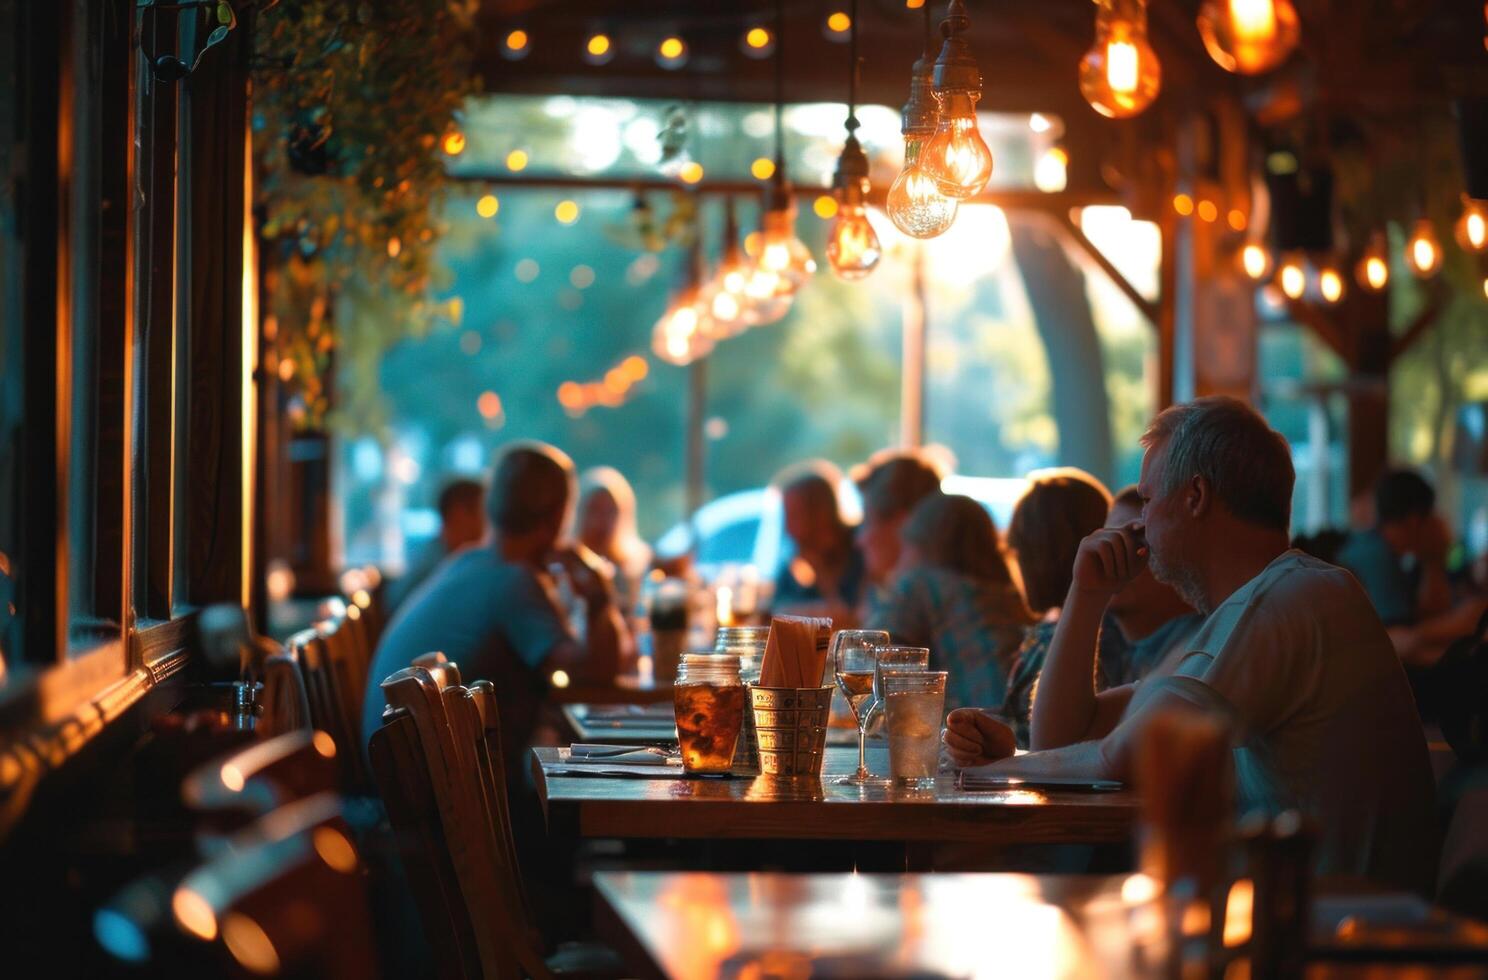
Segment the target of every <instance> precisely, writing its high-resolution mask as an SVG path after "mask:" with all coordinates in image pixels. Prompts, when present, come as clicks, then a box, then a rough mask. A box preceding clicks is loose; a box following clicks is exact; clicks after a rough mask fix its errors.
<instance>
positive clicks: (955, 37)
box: [931, 0, 982, 96]
mask: <svg viewBox="0 0 1488 980" xmlns="http://www.w3.org/2000/svg"><path fill="white" fill-rule="evenodd" d="M970 27H971V18H970V17H968V16H967V15H966V3H965V0H951V2H950V5H949V6H948V7H946V15H945V20H943V21H941V22H940V33H941V34H942V35H944V36H945V42H944V43H943V44H941V46H940V55H939V56H938V57H937V58H936V59H935V71H934V73H933V75H932V76H931V77H932V79H933V81H934V84H935V90H936V91H937V92H940V93H947V92H970V93H974V94H975V95H978V96H980V95H981V92H982V72H981V69H980V68H978V67H977V62H976V58H974V57H972V54H971V45H970V44H968V43H967V42H966V39H965V38H964V37H962V35H963V34H965V33H966V31H967V30H968V29H969V28H970Z"/></svg>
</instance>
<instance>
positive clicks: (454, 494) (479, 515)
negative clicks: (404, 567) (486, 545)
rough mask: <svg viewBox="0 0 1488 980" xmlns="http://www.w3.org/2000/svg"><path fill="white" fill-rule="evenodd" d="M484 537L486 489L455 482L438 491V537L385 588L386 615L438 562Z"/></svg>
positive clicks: (406, 597) (459, 480) (471, 481)
mask: <svg viewBox="0 0 1488 980" xmlns="http://www.w3.org/2000/svg"><path fill="white" fill-rule="evenodd" d="M485 536H486V488H485V487H483V486H482V485H481V484H480V483H478V482H477V481H475V480H467V479H458V480H451V481H450V482H449V483H447V484H445V486H444V489H442V490H440V491H439V534H438V536H436V537H435V538H434V540H432V541H430V542H429V543H428V544H427V545H426V546H425V548H424V550H423V552H422V553H421V554H420V555H419V556H418V557H417V558H416V559H414V561H413V563H412V564H411V565H410V566H409V568H408V571H406V572H404V573H403V574H402V575H400V576H398V577H397V578H396V579H393V580H392V581H390V582H389V583H388V585H387V611H388V612H390V613H391V612H396V611H397V609H398V607H399V606H401V605H403V603H404V601H405V600H407V599H408V597H409V596H411V595H413V594H414V593H415V592H416V591H418V588H419V586H421V585H423V584H424V582H425V581H427V580H428V578H429V576H430V575H432V574H433V573H434V569H436V568H438V567H439V564H440V562H442V561H444V560H445V559H446V558H448V557H449V556H450V555H452V554H454V553H455V552H457V551H459V550H460V549H461V548H464V547H465V546H467V545H472V544H476V543H478V542H480V541H481V540H482V539H483V538H485Z"/></svg>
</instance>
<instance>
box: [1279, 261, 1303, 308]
mask: <svg viewBox="0 0 1488 980" xmlns="http://www.w3.org/2000/svg"><path fill="white" fill-rule="evenodd" d="M1276 284H1277V285H1278V286H1280V287H1281V291H1282V294H1283V295H1285V296H1286V298H1287V299H1301V298H1302V295H1303V294H1304V293H1306V292H1307V260H1306V259H1305V258H1303V257H1302V256H1301V255H1300V254H1298V253H1296V252H1292V253H1290V254H1288V255H1286V256H1284V257H1283V258H1282V260H1281V266H1280V267H1279V268H1278V269H1277V270H1276Z"/></svg>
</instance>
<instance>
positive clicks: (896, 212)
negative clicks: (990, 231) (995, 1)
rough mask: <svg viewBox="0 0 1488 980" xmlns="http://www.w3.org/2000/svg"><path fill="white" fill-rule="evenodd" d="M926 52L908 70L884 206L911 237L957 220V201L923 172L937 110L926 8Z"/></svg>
mask: <svg viewBox="0 0 1488 980" xmlns="http://www.w3.org/2000/svg"><path fill="white" fill-rule="evenodd" d="M924 17H925V48H926V50H925V53H924V54H922V55H921V56H920V57H919V59H918V60H916V61H915V63H914V67H913V68H912V69H911V71H910V80H909V101H908V102H906V103H904V109H903V112H902V113H901V114H900V117H899V118H900V126H899V131H900V132H901V133H902V134H904V169H902V170H900V171H899V176H897V177H895V178H894V183H893V184H892V185H891V186H890V187H889V195H888V199H887V200H886V201H885V202H884V210H886V211H887V212H888V214H889V220H890V221H892V222H893V223H894V227H895V228H898V229H899V230H900V231H902V232H904V233H905V234H906V235H909V236H910V237H911V238H920V239H924V238H934V237H935V236H936V235H939V234H941V233H942V232H944V231H945V230H946V229H947V228H949V227H950V226H951V223H952V222H954V221H955V220H956V208H957V202H956V199H955V198H953V197H946V196H945V195H944V194H942V193H941V192H940V185H939V184H938V183H936V181H935V178H934V177H932V176H930V174H928V173H926V172H925V166H924V148H925V142H926V141H927V140H928V139H929V138H930V137H931V136H934V135H935V128H936V123H937V122H938V121H939V118H940V110H939V109H937V108H936V105H935V95H934V93H933V91H932V87H933V84H934V83H933V81H932V71H933V67H932V62H931V58H930V50H929V48H930V11H929V9H928V8H926V9H925V14H924Z"/></svg>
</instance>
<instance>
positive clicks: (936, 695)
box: [882, 670, 946, 788]
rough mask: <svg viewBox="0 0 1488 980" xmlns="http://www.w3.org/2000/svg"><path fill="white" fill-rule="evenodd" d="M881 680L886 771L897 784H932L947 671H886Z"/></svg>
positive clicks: (937, 753)
mask: <svg viewBox="0 0 1488 980" xmlns="http://www.w3.org/2000/svg"><path fill="white" fill-rule="evenodd" d="M882 683H883V711H884V730H885V732H886V734H887V735H888V737H889V775H890V776H892V777H893V780H894V782H895V784H897V785H899V786H909V787H915V788H925V787H929V786H933V785H934V784H935V769H936V765H937V763H938V761H939V758H940V725H941V721H942V718H943V716H944V714H945V685H946V672H945V671H943V670H926V671H915V672H899V671H895V672H885V673H884V674H883V677H882Z"/></svg>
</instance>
